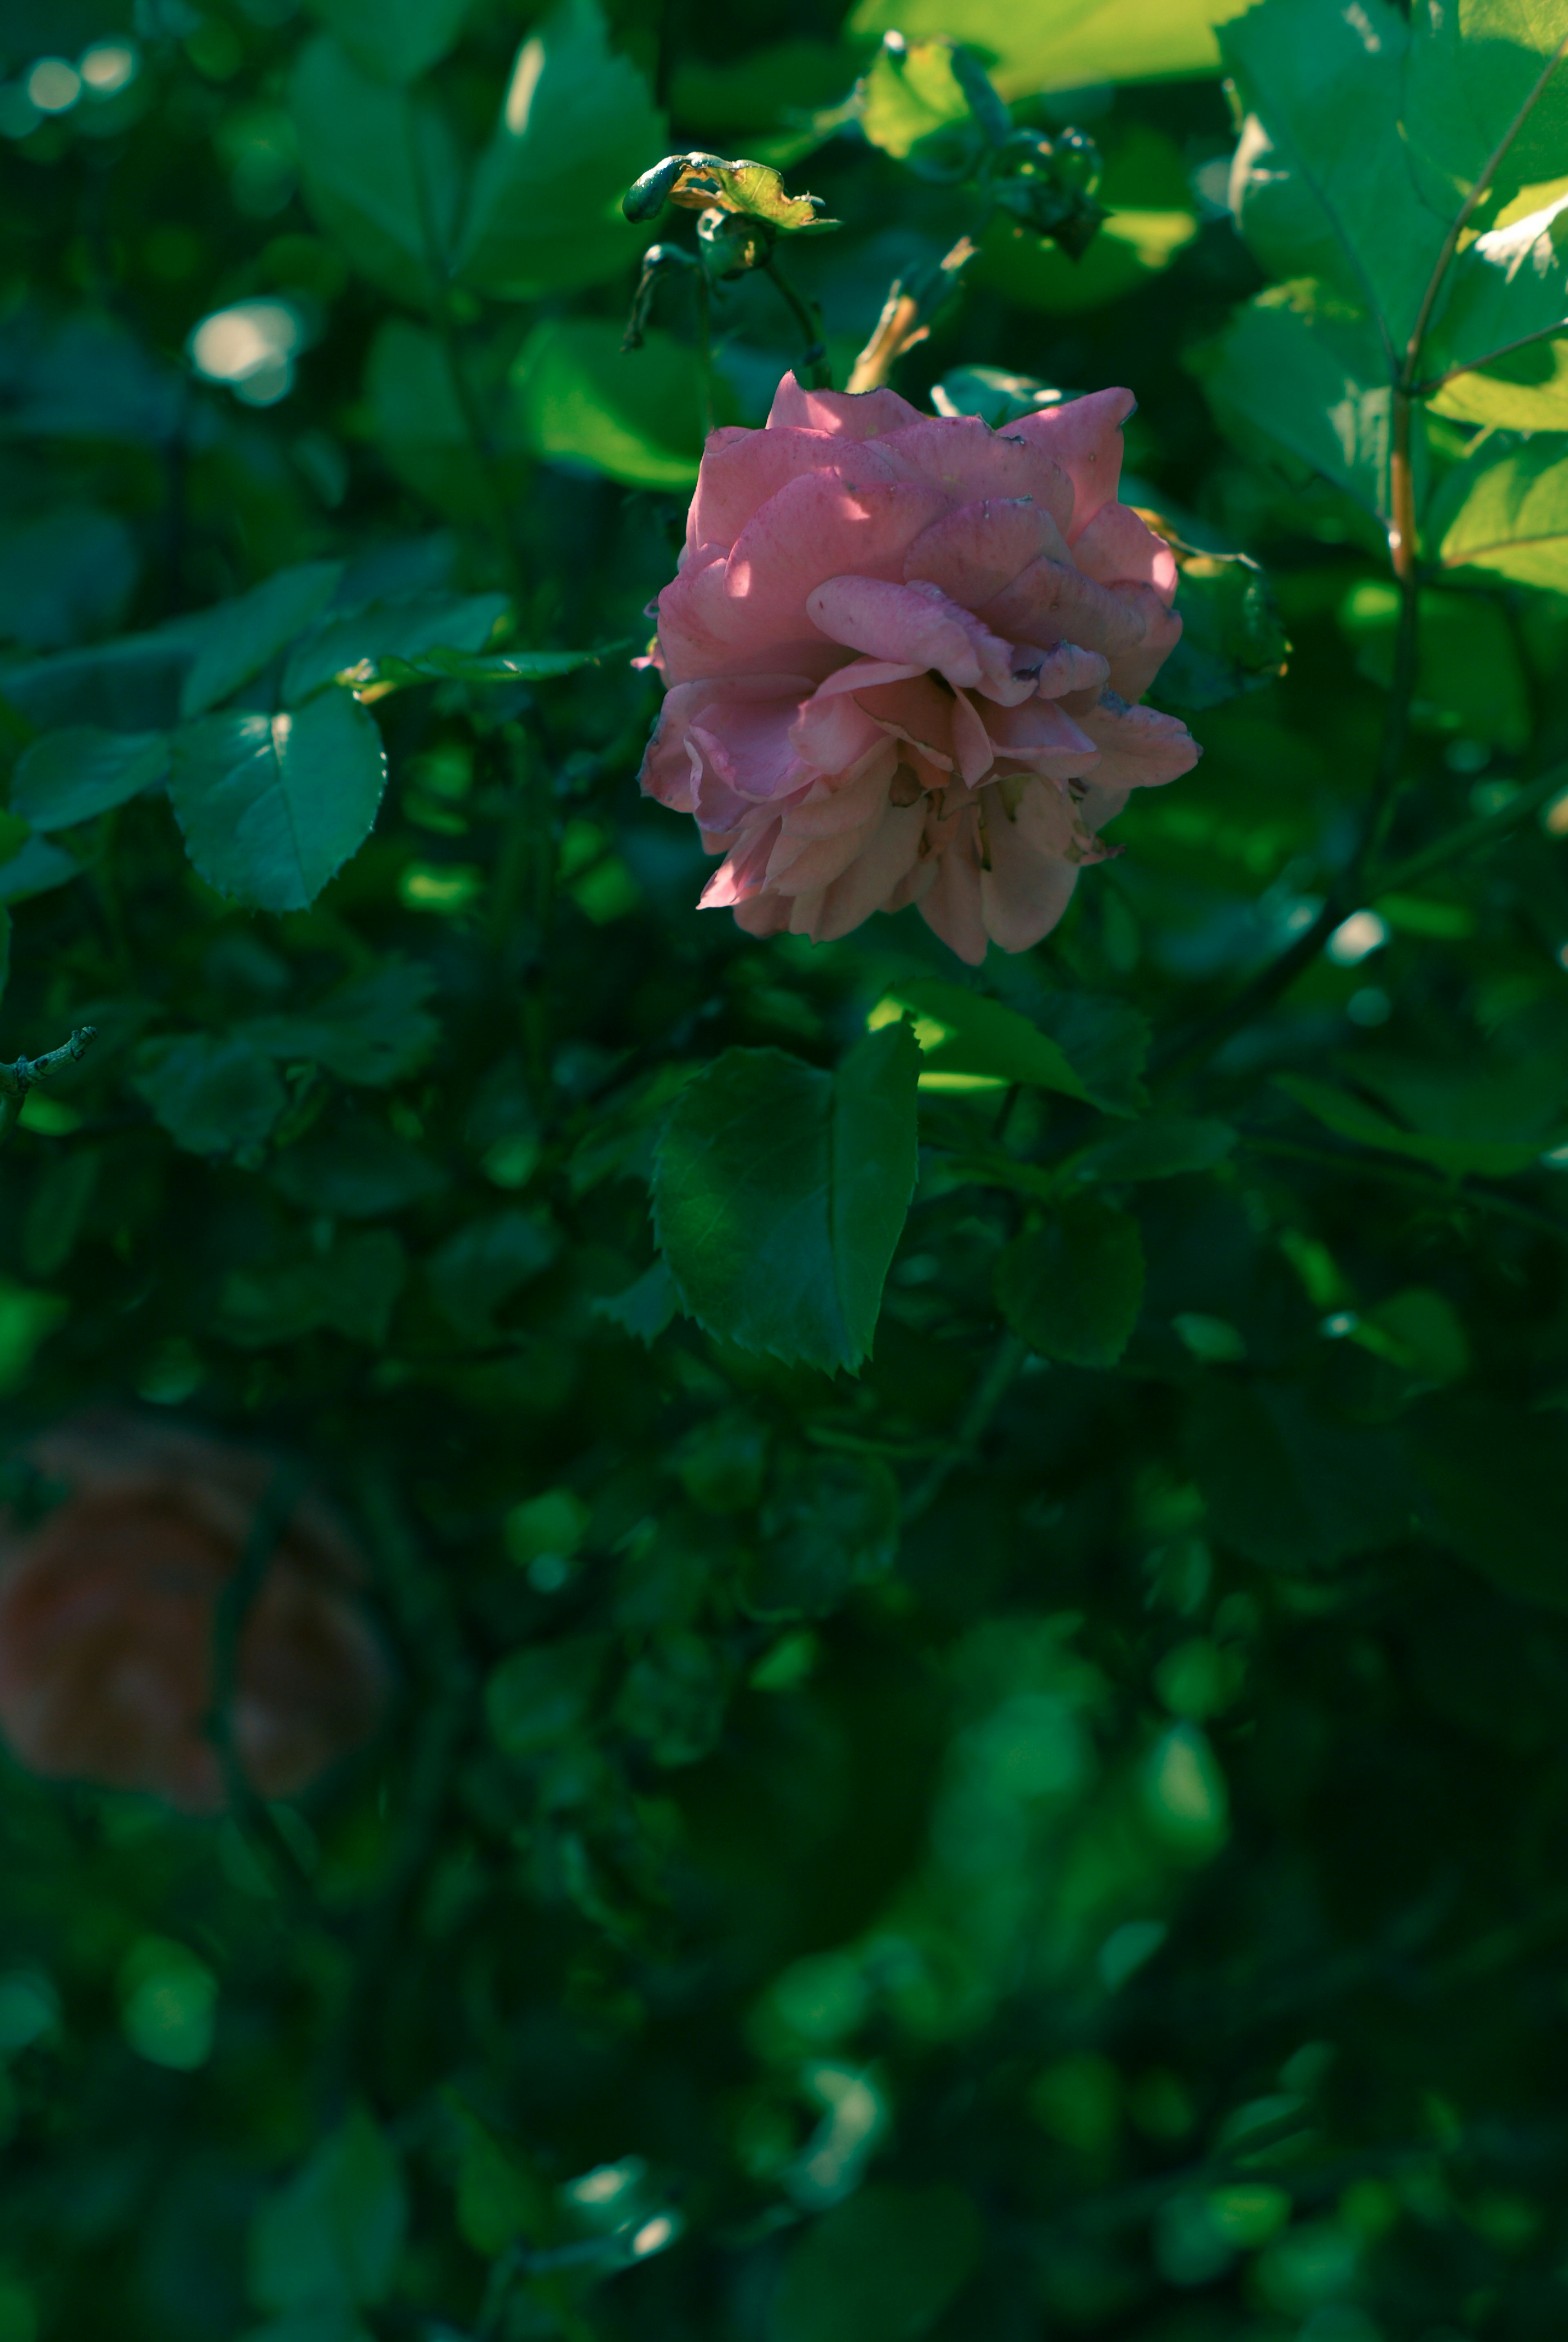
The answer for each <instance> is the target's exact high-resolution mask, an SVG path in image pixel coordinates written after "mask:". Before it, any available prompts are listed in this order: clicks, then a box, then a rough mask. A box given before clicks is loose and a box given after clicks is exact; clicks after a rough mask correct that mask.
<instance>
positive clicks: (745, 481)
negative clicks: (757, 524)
mask: <svg viewBox="0 0 1568 2342" xmlns="http://www.w3.org/2000/svg"><path fill="white" fill-rule="evenodd" d="M843 455H844V445H843V442H842V441H841V440H838V439H835V438H834V437H832V436H831V435H829V434H828V433H827V432H825V431H743V430H738V429H736V430H725V431H715V432H714V435H713V436H712V437H711V438H710V439H709V441H708V444H707V448H706V450H705V452H704V456H703V465H702V470H701V471H700V473H699V474H698V475H697V489H696V494H695V495H694V496H693V498H692V508H691V511H690V513H689V514H688V515H687V518H686V543H687V545H688V546H691V547H695V546H698V545H719V546H722V547H723V549H724V552H726V553H727V552H728V551H729V549H730V547H731V545H734V541H735V539H736V537H737V536H738V535H740V533H741V531H742V529H743V528H744V526H745V525H746V523H747V521H749V520H750V519H751V518H752V517H753V515H754V514H755V513H758V512H760V511H761V509H762V507H763V505H765V504H766V503H767V501H768V499H769V497H770V496H776V495H777V494H778V492H779V490H780V489H781V488H782V487H784V486H786V485H788V483H789V482H790V481H791V480H794V479H799V478H801V477H802V476H803V475H805V474H807V473H811V472H827V471H833V470H834V469H835V468H836V467H837V465H839V463H840V460H841V459H842V457H843Z"/></svg>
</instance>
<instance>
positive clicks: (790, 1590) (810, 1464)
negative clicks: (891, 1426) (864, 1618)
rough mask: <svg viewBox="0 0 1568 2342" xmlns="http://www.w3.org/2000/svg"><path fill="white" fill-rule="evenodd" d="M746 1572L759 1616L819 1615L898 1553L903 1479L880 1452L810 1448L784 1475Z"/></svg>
mask: <svg viewBox="0 0 1568 2342" xmlns="http://www.w3.org/2000/svg"><path fill="white" fill-rule="evenodd" d="M779 1482H780V1486H779V1492H778V1494H777V1495H776V1496H774V1499H773V1501H772V1502H771V1503H770V1504H769V1505H768V1506H766V1508H765V1509H764V1514H763V1516H762V1522H761V1527H762V1536H763V1543H762V1546H761V1548H760V1550H759V1552H758V1554H757V1556H756V1558H755V1560H754V1563H753V1565H752V1567H751V1570H750V1573H749V1575H748V1576H747V1579H746V1592H745V1602H746V1608H747V1609H748V1610H749V1611H750V1612H751V1613H752V1615H753V1616H754V1617H758V1618H820V1617H825V1616H827V1614H828V1613H829V1612H830V1611H833V1610H836V1609H837V1608H838V1607H839V1606H840V1605H841V1604H842V1603H843V1602H844V1599H845V1597H846V1596H847V1595H848V1594H849V1592H850V1590H851V1588H852V1587H854V1586H863V1585H866V1584H868V1583H871V1582H873V1581H874V1580H875V1579H876V1578H879V1577H884V1576H886V1574H887V1572H888V1571H889V1570H890V1569H891V1568H892V1567H893V1564H894V1557H895V1556H896V1554H897V1552H898V1483H897V1481H896V1480H895V1479H894V1476H893V1474H892V1472H891V1471H890V1470H889V1469H888V1467H887V1466H886V1465H885V1464H884V1463H883V1462H881V1461H880V1459H879V1458H877V1457H875V1456H821V1455H805V1456H795V1457H792V1458H791V1459H790V1461H789V1464H788V1466H787V1468H786V1469H785V1470H784V1471H783V1472H782V1473H781V1474H780V1475H779Z"/></svg>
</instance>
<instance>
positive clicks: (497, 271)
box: [456, 0, 665, 301]
mask: <svg viewBox="0 0 1568 2342" xmlns="http://www.w3.org/2000/svg"><path fill="white" fill-rule="evenodd" d="M664 135H665V134H664V116H663V115H662V114H661V113H660V112H659V110H658V108H657V107H656V106H655V105H654V101H653V97H652V95H651V94H650V92H649V89H648V85H647V83H646V82H645V81H644V78H643V75H641V73H639V71H638V70H637V68H636V66H635V65H633V63H632V61H631V59H630V58H629V57H627V56H624V55H622V54H621V53H620V52H619V51H618V50H613V49H612V48H611V46H610V43H609V35H608V28H607V26H606V24H605V20H604V14H603V11H602V10H601V9H600V7H599V6H598V5H597V0H561V5H558V6H556V7H554V9H552V11H551V12H550V14H549V15H547V16H546V17H545V18H544V22H543V23H542V25H540V27H539V30H538V31H537V32H536V33H533V34H531V35H529V37H528V39H527V40H525V41H524V44H523V45H522V47H521V48H520V49H519V50H518V52H517V59H516V63H515V64H514V66H513V68H512V78H511V81H510V83H509V84H508V85H507V90H506V95H505V99H504V103H503V105H502V110H501V120H500V122H499V124H498V125H497V126H496V130H495V135H494V137H493V139H492V140H491V143H490V145H489V146H488V147H487V148H486V149H485V151H484V154H483V155H481V156H480V158H479V161H478V163H477V165H475V168H474V185H473V190H472V194H471V195H470V199H469V204H468V209H467V214H466V216H465V218H464V224H463V233H462V236H461V238H460V240H459V244H458V249H457V260H456V273H457V275H458V276H459V277H460V278H461V280H462V282H463V283H464V284H465V285H473V286H474V288H475V289H476V290H477V291H480V292H484V293H492V294H498V295H501V296H502V297H504V298H505V299H508V300H517V301H531V300H535V299H537V298H538V297H539V295H541V294H545V293H562V292H567V291H570V290H571V289H572V288H573V287H574V286H577V285H595V284H597V283H598V282H599V281H600V280H601V279H602V278H603V277H605V276H613V275H614V274H615V273H616V271H617V270H618V269H621V268H624V266H625V265H627V263H628V262H629V261H631V260H632V259H633V258H634V256H635V254H636V251H637V245H638V236H637V233H636V230H635V229H634V228H633V227H631V226H630V225H628V224H627V222H626V221H625V220H624V218H623V217H622V215H621V208H620V205H621V196H622V194H623V192H624V188H625V186H626V185H627V183H628V181H630V180H632V179H634V178H635V177H636V175H637V174H638V172H639V171H641V170H643V169H644V168H645V167H646V165H648V164H649V163H651V162H652V161H653V159H654V156H655V155H657V154H658V153H659V151H660V149H661V147H662V146H663V145H664Z"/></svg>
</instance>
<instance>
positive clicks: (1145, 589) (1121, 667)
mask: <svg viewBox="0 0 1568 2342" xmlns="http://www.w3.org/2000/svg"><path fill="white" fill-rule="evenodd" d="M1111 591H1112V593H1113V594H1114V595H1115V596H1116V598H1117V600H1118V601H1119V602H1124V603H1125V604H1126V605H1127V606H1128V608H1129V609H1135V610H1137V611H1138V612H1139V613H1140V614H1141V615H1142V617H1143V620H1144V639H1143V641H1142V642H1141V643H1139V644H1138V645H1137V646H1135V648H1134V649H1132V650H1130V651H1125V652H1124V653H1123V655H1122V656H1121V657H1120V658H1117V659H1113V660H1112V662H1111V673H1110V676H1109V681H1110V685H1111V688H1112V690H1113V691H1114V692H1115V693H1116V694H1117V696H1119V697H1120V698H1123V699H1142V697H1143V696H1144V693H1145V692H1146V691H1147V690H1148V688H1149V686H1150V685H1151V684H1152V683H1153V682H1154V677H1155V676H1157V675H1158V674H1159V672H1160V669H1161V668H1162V667H1163V666H1164V664H1165V661H1166V660H1167V659H1168V658H1169V657H1170V656H1171V653H1172V652H1173V651H1174V649H1175V647H1176V645H1177V644H1178V643H1179V642H1180V641H1181V639H1182V621H1181V617H1180V615H1179V614H1178V613H1177V612H1176V611H1174V610H1168V609H1167V608H1166V607H1165V605H1164V602H1163V601H1162V600H1161V599H1160V596H1158V595H1157V594H1156V593H1155V591H1154V587H1153V586H1112V588H1111Z"/></svg>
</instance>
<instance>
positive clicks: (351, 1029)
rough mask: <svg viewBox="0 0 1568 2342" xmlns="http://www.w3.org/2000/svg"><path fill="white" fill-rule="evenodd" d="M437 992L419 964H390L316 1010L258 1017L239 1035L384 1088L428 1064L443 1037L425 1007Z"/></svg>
mask: <svg viewBox="0 0 1568 2342" xmlns="http://www.w3.org/2000/svg"><path fill="white" fill-rule="evenodd" d="M434 988H435V979H434V976H433V975H432V973H431V971H430V969H429V968H427V967H425V966H422V965H421V964H420V963H419V962H418V961H413V960H397V959H389V960H385V961H384V962H383V963H382V965H381V966H379V967H378V968H376V969H375V970H374V972H373V973H372V974H371V975H369V976H355V977H353V978H352V979H351V980H350V981H349V982H348V983H347V984H343V985H339V986H338V987H337V989H336V991H335V992H329V993H328V994H327V996H326V997H325V1000H322V1001H319V1002H318V1003H317V1004H316V1006H315V1007H314V1008H305V1009H298V1010H295V1012H294V1013H293V1014H292V1015H284V1016H257V1017H253V1018H252V1019H251V1021H250V1022H249V1023H248V1024H246V1025H243V1026H241V1027H240V1030H241V1032H242V1033H243V1034H244V1036H245V1038H246V1040H248V1041H249V1042H250V1043H251V1044H252V1046H254V1047H255V1048H257V1049H260V1050H262V1051H263V1052H264V1053H265V1055H266V1056H269V1057H280V1058H282V1059H283V1060H284V1061H285V1063H287V1062H289V1061H291V1060H294V1059H305V1060H313V1061H314V1062H315V1064H317V1065H319V1066H325V1069H326V1071H327V1072H328V1073H329V1074H335V1075H336V1076H337V1077H338V1079H339V1081H343V1082H355V1083H360V1084H363V1085H365V1086H366V1087H369V1088H383V1087H385V1085H386V1084H387V1083H388V1082H395V1081H401V1080H402V1078H403V1076H404V1075H405V1074H411V1073H413V1072H414V1070H415V1069H416V1067H418V1066H422V1065H423V1064H424V1061H425V1059H426V1058H427V1057H428V1056H429V1055H430V1052H431V1050H432V1049H433V1048H434V1046H435V1043H436V1041H437V1040H438V1039H439V1037H440V1033H441V1027H440V1026H439V1025H438V1024H437V1023H436V1021H435V1019H434V1016H431V1015H430V1014H429V1012H428V1010H427V1009H426V1008H425V1006H424V1003H425V1002H426V1001H427V1000H428V999H429V997H430V995H431V993H432V992H433V991H434Z"/></svg>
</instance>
